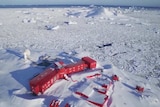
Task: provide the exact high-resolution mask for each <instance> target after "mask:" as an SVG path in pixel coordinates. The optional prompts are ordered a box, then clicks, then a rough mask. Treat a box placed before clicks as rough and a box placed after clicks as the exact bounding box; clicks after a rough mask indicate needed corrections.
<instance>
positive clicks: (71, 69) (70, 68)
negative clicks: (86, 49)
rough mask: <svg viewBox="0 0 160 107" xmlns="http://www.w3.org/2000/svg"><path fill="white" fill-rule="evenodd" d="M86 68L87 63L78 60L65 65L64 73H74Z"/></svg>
mask: <svg viewBox="0 0 160 107" xmlns="http://www.w3.org/2000/svg"><path fill="white" fill-rule="evenodd" d="M86 68H87V65H86V64H85V62H84V61H79V62H77V63H73V64H69V65H67V66H65V72H66V74H72V73H76V72H79V71H83V70H84V69H86Z"/></svg>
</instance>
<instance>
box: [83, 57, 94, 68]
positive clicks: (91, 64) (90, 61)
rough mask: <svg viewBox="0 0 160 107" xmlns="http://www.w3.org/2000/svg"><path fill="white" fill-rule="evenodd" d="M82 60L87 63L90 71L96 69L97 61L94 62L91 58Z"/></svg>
mask: <svg viewBox="0 0 160 107" xmlns="http://www.w3.org/2000/svg"><path fill="white" fill-rule="evenodd" d="M82 60H83V61H85V63H86V64H87V65H88V68H89V69H94V68H96V61H95V60H93V59H92V58H90V57H83V58H82Z"/></svg>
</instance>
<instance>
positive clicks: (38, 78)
mask: <svg viewBox="0 0 160 107" xmlns="http://www.w3.org/2000/svg"><path fill="white" fill-rule="evenodd" d="M56 74H57V71H56V70H55V69H53V68H48V69H46V70H45V71H44V72H42V73H40V74H39V75H37V76H36V77H34V78H33V79H32V80H30V84H32V85H37V84H39V83H40V82H45V81H46V80H49V79H50V78H52V77H53V76H54V75H56Z"/></svg>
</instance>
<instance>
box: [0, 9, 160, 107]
mask: <svg viewBox="0 0 160 107" xmlns="http://www.w3.org/2000/svg"><path fill="white" fill-rule="evenodd" d="M0 15H1V16H0V107H10V106H12V107H21V106H23V107H47V106H49V104H50V101H51V100H52V99H62V100H64V102H72V103H73V105H74V106H75V107H82V106H84V107H93V105H91V104H89V103H87V102H85V101H84V100H82V99H81V98H79V97H77V96H76V95H74V88H79V87H78V86H79V85H80V84H83V82H84V79H83V78H84V77H85V76H87V75H88V74H87V73H85V74H83V73H80V74H78V75H76V74H75V75H73V79H74V80H78V82H71V81H66V80H60V81H57V82H56V83H55V84H54V85H53V86H52V87H51V88H50V89H48V90H47V91H46V92H45V93H44V95H40V96H32V94H31V93H30V87H29V80H30V79H31V78H32V77H33V76H34V75H35V74H38V73H40V72H42V71H43V70H44V68H43V67H37V66H33V65H32V62H30V61H27V62H25V61H24V59H23V52H24V50H25V49H29V50H30V51H31V59H32V60H33V61H38V58H39V57H40V56H42V55H45V54H48V55H50V56H51V57H52V58H57V57H58V58H61V59H66V60H69V59H70V60H72V61H70V62H73V60H76V59H77V58H79V59H80V58H81V57H83V56H90V57H92V58H93V59H95V60H96V61H97V63H98V66H97V68H104V75H105V76H106V78H107V77H108V78H109V77H111V76H112V74H117V75H118V76H119V77H120V81H119V82H115V83H114V86H113V87H112V88H111V89H110V92H109V97H110V99H109V103H108V104H107V107H159V105H160V94H159V91H160V21H159V19H160V11H159V10H158V9H146V8H140V9H138V8H107V7H95V6H91V7H72V8H71V7H70V8H14V9H11V8H8V9H0ZM68 63H69V61H68ZM97 72H99V71H97ZM92 82H93V81H92V80H89V81H88V83H92ZM136 85H141V86H143V87H144V88H145V90H144V93H142V95H141V94H139V93H137V92H136V91H135V86H136Z"/></svg>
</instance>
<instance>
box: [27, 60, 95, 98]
mask: <svg viewBox="0 0 160 107" xmlns="http://www.w3.org/2000/svg"><path fill="white" fill-rule="evenodd" d="M87 68H88V69H94V68H96V61H95V60H93V59H91V58H90V57H83V58H82V60H80V61H79V62H77V63H72V64H69V65H66V66H62V67H60V68H58V69H54V68H48V69H46V70H45V71H43V72H42V73H40V74H39V75H37V76H36V77H34V78H32V79H31V80H30V82H29V84H30V88H31V91H32V92H33V93H34V94H35V95H39V94H43V93H44V91H46V90H47V89H48V88H49V87H51V86H52V85H53V84H54V83H55V81H56V80H59V79H63V78H64V75H66V74H72V73H76V72H80V71H83V70H85V69H87Z"/></svg>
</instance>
